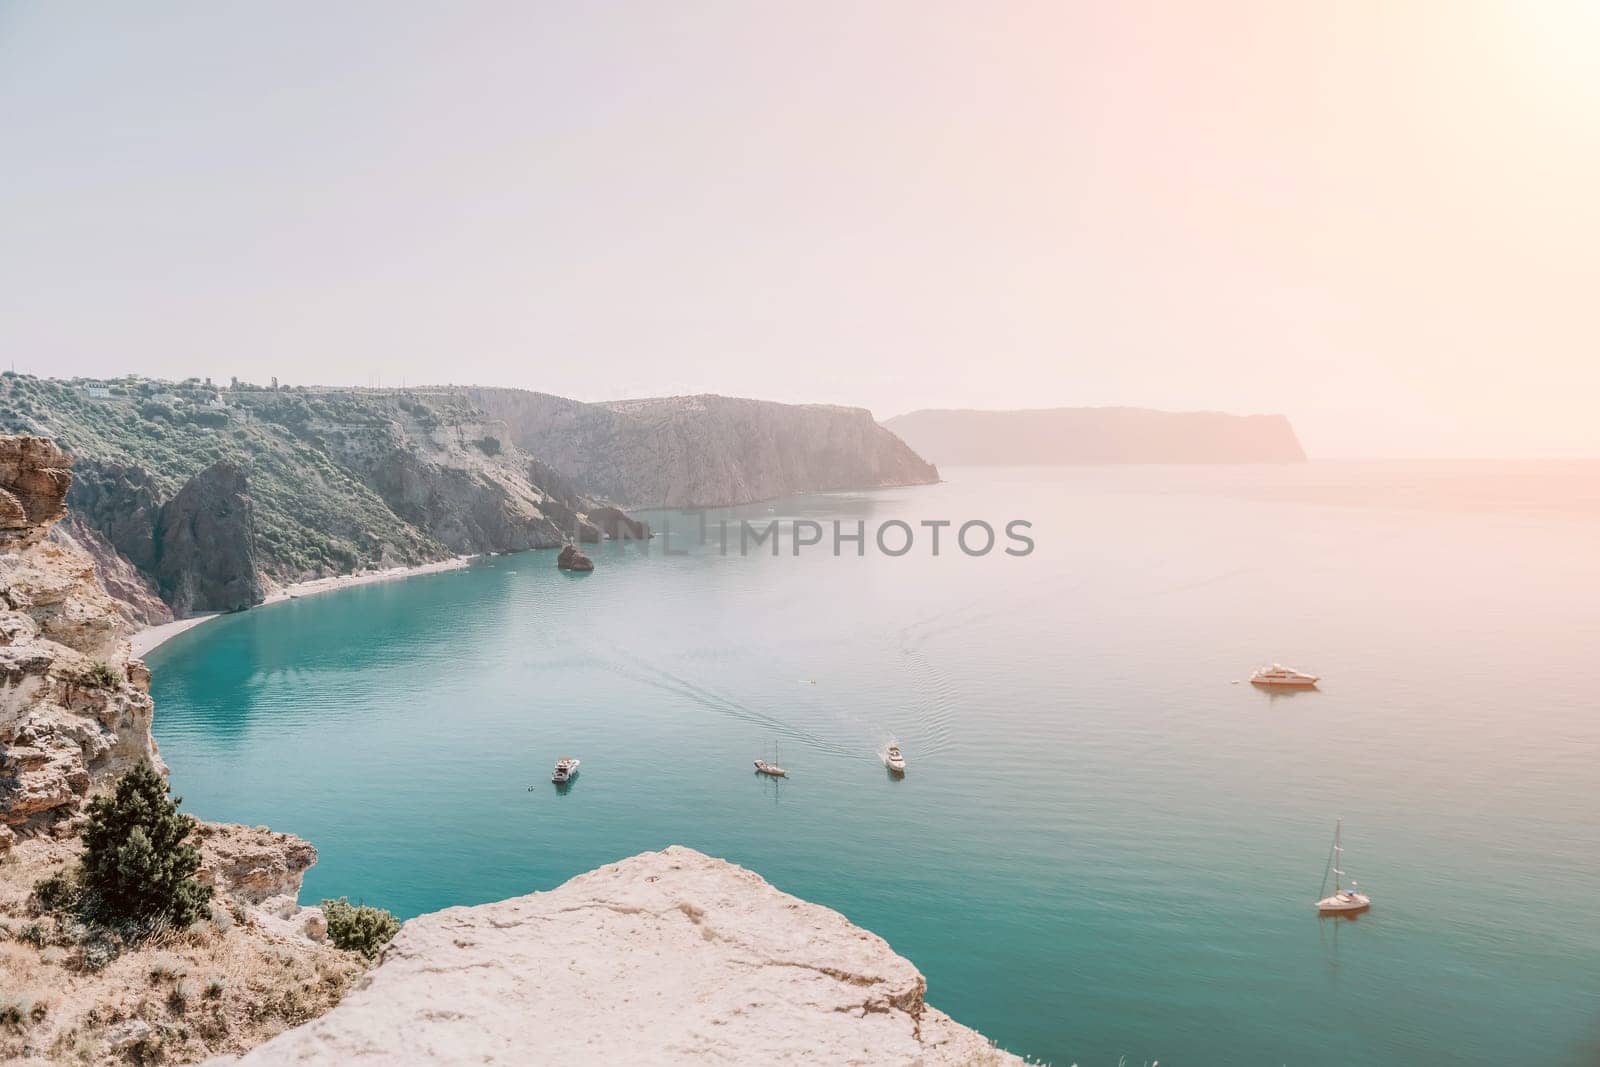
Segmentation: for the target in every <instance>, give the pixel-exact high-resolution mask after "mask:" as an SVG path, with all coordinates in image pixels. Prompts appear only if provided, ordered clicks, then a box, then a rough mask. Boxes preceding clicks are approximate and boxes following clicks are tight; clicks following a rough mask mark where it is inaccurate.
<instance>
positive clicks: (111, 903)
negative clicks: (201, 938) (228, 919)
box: [82, 763, 211, 926]
mask: <svg viewBox="0 0 1600 1067" xmlns="http://www.w3.org/2000/svg"><path fill="white" fill-rule="evenodd" d="M180 803H181V801H180V800H174V799H168V797H167V783H166V780H165V779H163V778H162V777H161V776H160V775H159V774H157V773H156V772H155V770H154V769H152V768H151V766H150V765H149V764H148V763H141V764H139V765H138V766H137V767H135V768H134V769H133V770H131V771H129V772H128V773H127V774H125V775H123V776H122V779H121V780H120V781H119V782H117V791H116V793H115V794H114V795H113V796H109V797H96V798H95V799H94V800H92V801H91V802H90V803H89V819H88V822H87V823H86V824H85V825H84V828H83V843H84V850H83V873H82V884H83V888H84V889H85V890H88V891H90V892H91V893H92V894H93V896H94V898H96V900H95V903H96V904H97V905H98V907H97V909H96V910H98V911H99V912H100V913H101V916H100V917H102V918H104V919H106V920H111V921H119V920H120V921H127V920H132V921H147V920H151V919H165V920H166V921H168V922H170V923H171V924H172V925H174V926H187V925H188V924H189V923H192V922H194V921H195V920H196V919H199V918H201V917H203V916H204V915H205V914H206V912H207V904H209V902H210V900H211V887H210V886H207V885H201V884H200V883H199V882H197V881H195V880H194V873H195V871H197V870H199V869H200V850H199V849H197V848H195V847H194V846H193V845H190V844H188V843H187V839H188V837H189V835H190V834H191V833H193V832H194V828H195V820H194V818H193V817H192V816H189V815H180V814H179V813H178V805H179V804H180Z"/></svg>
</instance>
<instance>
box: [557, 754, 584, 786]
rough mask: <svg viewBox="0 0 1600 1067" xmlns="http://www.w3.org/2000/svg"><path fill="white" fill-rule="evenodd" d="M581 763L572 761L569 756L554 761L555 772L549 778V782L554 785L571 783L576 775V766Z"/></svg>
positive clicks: (575, 760)
mask: <svg viewBox="0 0 1600 1067" xmlns="http://www.w3.org/2000/svg"><path fill="white" fill-rule="evenodd" d="M582 762H583V761H582V760H578V759H573V758H572V757H571V756H562V757H561V758H560V759H558V760H556V772H555V773H554V774H552V775H551V776H550V780H551V781H552V782H554V783H555V784H556V785H564V784H566V783H567V782H570V781H572V779H573V778H575V777H576V776H577V774H578V764H580V763H582Z"/></svg>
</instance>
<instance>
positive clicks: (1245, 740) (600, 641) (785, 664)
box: [152, 464, 1600, 1067]
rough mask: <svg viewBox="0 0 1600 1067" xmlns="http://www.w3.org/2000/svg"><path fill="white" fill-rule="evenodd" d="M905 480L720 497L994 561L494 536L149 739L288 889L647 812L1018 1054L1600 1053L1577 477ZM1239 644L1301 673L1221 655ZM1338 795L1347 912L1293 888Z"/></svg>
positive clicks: (374, 878)
mask: <svg viewBox="0 0 1600 1067" xmlns="http://www.w3.org/2000/svg"><path fill="white" fill-rule="evenodd" d="M946 476H947V478H948V479H949V480H948V481H947V482H946V483H945V484H942V485H938V486H930V487H926V488H919V489H904V490H892V491H883V492H876V493H855V494H830V495H818V496H811V497H806V498H801V499H794V500H786V501H781V502H778V503H776V504H775V505H772V506H771V510H769V506H768V505H765V504H763V505H755V506H751V507H748V508H744V509H739V510H738V511H735V512H726V513H718V515H723V514H727V515H734V516H738V515H746V516H749V517H751V518H753V519H757V520H760V521H762V522H765V521H766V520H767V519H769V518H773V517H778V518H794V517H812V518H820V519H831V518H833V517H840V518H843V519H846V520H848V521H850V522H852V523H853V521H854V520H855V519H858V518H859V519H864V520H866V521H867V522H868V523H869V528H870V526H872V525H875V524H877V523H881V522H883V521H884V520H886V519H890V518H895V517H900V518H904V519H907V520H909V521H912V522H913V523H914V522H916V521H918V520H922V519H954V520H957V521H961V520H965V519H969V518H984V519H988V520H990V521H991V522H994V523H995V524H996V525H999V524H1002V523H1004V522H1005V521H1006V520H1009V519H1012V518H1024V519H1028V520H1031V521H1032V523H1033V531H1032V533H1033V536H1034V537H1035V539H1036V541H1037V545H1038V548H1037V550H1036V551H1035V552H1034V554H1032V555H1031V556H1028V557H1026V558H1011V557H1007V556H1005V555H1003V554H1000V553H998V552H996V553H994V554H991V555H989V556H986V557H983V558H968V557H965V556H963V555H962V554H960V553H959V552H955V551H951V549H950V548H949V546H948V543H947V544H946V545H945V546H944V550H943V551H942V552H941V554H940V555H939V556H938V557H937V558H933V557H932V556H931V555H929V554H928V552H927V550H926V546H925V543H924V544H923V545H921V546H919V547H918V548H916V549H914V550H913V552H912V553H910V554H908V555H907V556H905V557H903V558H898V559H892V558H885V557H884V556H882V555H880V554H878V553H877V552H876V551H869V553H868V555H867V556H866V558H862V559H858V558H855V557H854V556H850V555H847V556H845V557H843V558H835V557H833V556H832V555H831V553H830V552H828V551H826V550H817V549H808V550H806V551H805V552H804V553H803V554H802V555H801V556H800V557H798V558H796V557H794V556H792V555H790V554H789V552H788V544H787V542H786V543H785V546H784V554H783V555H781V556H780V557H778V558H772V557H771V556H768V555H765V554H761V555H757V556H752V557H747V558H741V557H740V556H738V555H737V554H733V555H730V556H726V557H724V556H721V555H719V554H718V553H717V551H716V547H715V544H713V545H711V546H709V547H698V546H693V545H691V546H689V547H691V549H692V552H691V554H690V555H688V556H682V557H679V556H672V557H663V555H662V553H661V548H662V545H661V542H660V539H658V540H657V542H656V543H655V544H654V545H653V546H652V552H651V554H650V556H649V557H648V558H646V557H643V556H640V555H638V554H637V549H634V550H633V551H631V552H630V553H628V554H626V555H620V554H618V553H617V552H616V551H615V550H614V549H613V548H610V547H608V548H605V549H602V550H600V551H598V552H597V553H596V558H597V563H598V569H597V570H596V571H595V573H594V574H592V575H589V576H586V577H573V576H570V575H565V574H561V573H558V572H557V570H556V568H555V566H554V553H550V552H534V553H527V554H522V555H516V556H506V557H500V558H496V559H493V560H488V561H484V562H482V563H480V564H478V565H476V566H474V567H472V568H471V569H470V570H468V571H465V572H459V573H452V574H442V575H435V576H426V577H419V578H414V579H409V580H406V581H402V582H392V583H388V584H384V585H377V586H369V587H364V588H359V589H354V590H349V591H345V592H341V593H335V594H329V595H326V596H321V597H316V598H312V599H306V600H301V601H295V602H291V603H286V604H282V605H277V606H273V607H270V608H266V609H263V610H259V611H252V612H248V613H246V614H243V615H237V616H232V617H228V618H226V619H222V620H218V621H216V622H212V623H208V624H207V625H205V626H203V627H200V628H199V629H197V630H194V631H191V632H190V633H188V634H185V635H183V636H181V637H179V638H177V639H176V640H174V641H173V642H171V643H170V644H169V645H167V646H166V647H164V648H162V649H160V650H159V651H158V652H157V653H155V654H154V655H153V656H152V662H153V665H154V667H155V695H156V700H157V716H156V734H157V737H158V739H159V741H160V744H161V748H162V751H163V753H164V754H165V756H166V758H167V760H168V761H169V762H170V764H171V765H172V772H173V775H172V777H173V781H174V783H175V786H176V788H177V790H178V791H179V792H181V793H182V794H183V795H184V796H185V798H186V808H187V809H188V810H191V811H193V812H195V813H197V814H199V815H201V816H203V817H207V818H212V819H223V820H236V821H242V822H246V823H251V824H258V823H266V824H270V825H271V826H273V827H274V828H278V829H283V830H289V831H293V832H295V833H298V834H301V835H303V836H305V837H307V838H309V839H311V840H312V841H314V842H315V843H316V845H317V846H318V848H319V849H320V852H321V860H320V861H319V863H318V865H317V866H316V867H315V868H314V869H313V870H312V871H311V872H310V875H309V876H308V878H307V881H306V891H305V893H304V898H305V899H307V900H311V901H315V900H317V899H319V898H321V897H324V896H329V895H349V896H351V897H353V898H360V899H364V900H366V901H368V902H370V903H374V904H378V905H382V906H384V907H387V908H391V909H393V910H395V911H397V912H399V913H401V914H403V915H408V916H409V915H414V914H416V913H418V912H422V911H427V910H430V909H434V908H439V907H443V906H445V905H450V904H473V903H478V902H482V901H489V900H496V899H499V898H503V897H506V896H510V895H515V894H520V893H526V892H530V891H533V890H539V889H546V888H549V887H551V886H554V885H557V884H559V883H560V882H562V881H563V880H565V879H567V878H569V877H571V876H572V875H574V874H577V873H580V872H582V871H585V870H588V869H590V868H592V867H595V866H597V865H599V864H602V863H606V862H608V861H611V860H615V859H618V858H620V857H623V856H627V855H630V854H632V853H635V852H639V851H642V850H646V849H656V848H660V847H663V846H665V845H668V844H672V843H681V844H685V845H690V846H693V847H695V848H698V849H701V850H703V851H705V852H708V853H711V854H713V855H717V856H724V857H727V858H728V859H730V860H733V861H735V862H738V863H741V864H744V865H746V866H748V867H750V868H752V869H754V870H755V871H757V872H759V873H760V874H762V875H763V876H765V877H766V878H767V879H769V880H770V881H772V882H773V883H774V884H776V885H777V886H779V887H780V888H782V889H784V890H787V891H789V892H792V893H796V894H798V895H800V896H802V897H805V898H807V899H809V900H813V901H817V902H820V903H823V904H826V905H829V906H831V907H834V908H837V909H838V910H840V911H841V912H843V913H844V914H845V915H847V916H848V917H849V918H850V919H851V920H853V921H855V922H857V923H859V924H861V925H863V926H865V927H867V928H869V929H871V930H873V931H876V932H877V933H879V934H881V935H882V936H884V937H885V938H887V939H888V940H889V942H890V943H891V944H892V945H893V946H894V948H895V949H896V950H897V951H899V952H900V953H902V954H904V955H906V956H908V957H909V958H910V959H911V960H913V961H914V962H915V963H916V964H917V965H918V966H919V967H920V968H921V969H922V970H923V972H924V973H925V974H926V975H927V977H928V982H929V999H930V1000H931V1001H932V1002H933V1003H935V1004H937V1005H938V1006H939V1007H941V1008H943V1009H945V1010H946V1011H948V1012H950V1013H951V1014H953V1015H955V1016H956V1017H957V1018H958V1019H960V1020H961V1021H963V1022H965V1023H967V1024H969V1025H971V1026H974V1027H976V1028H978V1029H980V1030H982V1031H983V1032H984V1033H986V1034H988V1035H990V1036H991V1037H993V1038H994V1039H996V1040H997V1041H999V1042H1000V1043H1001V1044H1003V1045H1005V1046H1006V1047H1008V1048H1010V1049H1012V1050H1014V1051H1017V1052H1019V1053H1025V1054H1028V1055H1030V1056H1033V1057H1036V1058H1039V1059H1043V1060H1048V1061H1053V1062H1056V1063H1060V1064H1068V1063H1074V1062H1076V1063H1079V1064H1083V1065H1085V1067H1088V1065H1091V1064H1095V1065H1099V1064H1104V1065H1111V1064H1115V1063H1117V1062H1118V1059H1119V1057H1121V1056H1126V1057H1127V1059H1128V1062H1130V1063H1143V1062H1145V1061H1147V1060H1152V1059H1159V1060H1161V1062H1162V1063H1163V1064H1247V1063H1254V1064H1280V1063H1283V1064H1294V1065H1301V1064H1311V1065H1323V1064H1327V1065H1332V1064H1340V1065H1346V1064H1366V1063H1452V1064H1501V1063H1508V1062H1516V1063H1528V1064H1534V1063H1537V1064H1578V1063H1594V1062H1596V1060H1597V1059H1600V921H1597V915H1600V787H1597V785H1596V782H1597V781H1600V715H1597V714H1596V708H1597V703H1600V701H1597V697H1596V685H1595V681H1594V675H1595V672H1596V669H1597V663H1600V658H1597V650H1600V551H1597V549H1600V536H1597V535H1600V468H1596V467H1594V466H1586V465H1566V466H1557V467H1535V466H1528V465H1501V466H1497V467H1484V466H1471V465H1454V466H1428V467H1406V466H1398V465H1360V464H1349V465H1318V464H1312V465H1307V466H1303V467H1275V468H1248V467H1246V468H1215V469H1201V468H1195V469H1167V468H1083V469H1071V470H1055V469H1044V470H955V471H947V472H946ZM668 518H669V519H670V520H671V521H672V522H673V524H674V531H675V533H677V532H679V531H682V532H683V533H684V534H689V533H692V532H693V530H694V528H695V521H694V520H693V519H690V518H687V517H683V516H669V517H668ZM714 518H715V516H714ZM660 521H661V517H660V516H657V522H658V523H659V522H660ZM946 537H947V538H948V533H947V534H946ZM684 539H690V540H692V538H680V537H677V536H675V537H674V545H673V547H674V548H675V549H676V548H678V547H679V545H680V543H681V541H682V540H684ZM1271 659H1278V660H1282V661H1283V662H1285V663H1288V664H1291V665H1294V666H1298V667H1303V668H1306V669H1309V670H1313V671H1317V672H1320V673H1321V674H1323V675H1324V676H1325V681H1324V684H1323V686H1322V690H1321V691H1320V692H1316V693H1306V694H1300V695H1295V696H1292V697H1279V698H1270V697H1268V696H1267V695H1265V694H1263V693H1261V692H1258V691H1256V690H1254V689H1252V688H1251V687H1250V686H1249V685H1248V684H1242V682H1241V681H1240V680H1242V679H1244V678H1245V677H1246V676H1247V675H1248V673H1249V671H1250V669H1251V668H1252V667H1253V666H1255V665H1256V664H1257V663H1259V662H1261V661H1264V660H1271ZM891 737H892V738H896V739H898V740H899V742H900V743H901V745H902V746H903V747H904V749H905V752H906V755H907V757H908V759H909V760H910V773H909V774H907V775H906V777H905V778H904V779H903V780H899V781H896V780H891V779H890V778H889V776H888V775H887V774H886V772H885V769H884V767H883V765H882V763H881V762H880V761H879V760H878V757H877V755H876V754H877V752H878V751H879V750H880V749H881V748H882V746H883V745H884V744H885V743H886V742H887V741H888V740H889V739H890V738H891ZM774 747H775V748H776V750H777V755H778V758H779V760H780V761H781V762H782V763H783V764H785V765H786V766H787V767H788V768H789V771H790V774H791V777H790V778H789V779H788V780H787V781H785V782H779V783H774V782H772V781H770V780H766V779H762V778H758V777H756V776H755V775H753V774H752V773H751V771H752V768H751V761H752V760H753V759H755V758H757V757H762V756H769V757H770V755H771V754H772V752H773V749H774ZM566 754H573V755H577V756H580V757H581V758H582V759H583V768H582V773H581V775H580V776H579V777H578V779H577V780H576V782H575V784H574V785H573V786H572V787H571V788H570V790H569V791H567V792H565V793H558V792H557V791H556V789H555V787H553V786H552V785H550V784H549V775H550V768H551V765H552V764H553V762H554V761H555V759H556V758H557V757H558V756H562V755H566ZM530 786H531V787H532V788H531V789H530ZM1341 815H1342V816H1343V817H1344V819H1345V843H1346V846H1347V848H1348V851H1347V853H1346V860H1347V866H1348V867H1349V869H1350V870H1351V872H1352V873H1353V874H1354V876H1355V877H1356V878H1357V879H1358V880H1359V881H1360V883H1361V885H1362V887H1363V889H1365V890H1367V891H1369V892H1370V893H1371V894H1372V896H1373V898H1374V901H1375V904H1374V907H1373V909H1372V911H1371V912H1370V913H1369V914H1367V915H1364V916H1362V917H1360V918H1359V919H1357V920H1355V921H1348V920H1342V919H1320V920H1319V918H1318V917H1317V916H1316V914H1315V913H1314V912H1313V911H1312V909H1311V906H1310V905H1311V901H1312V900H1313V899H1314V898H1315V897H1316V894H1317V892H1318V889H1319V887H1320V885H1321V881H1322V877H1323V871H1324V864H1325V861H1326V859H1327V855H1328V845H1329V839H1330V837H1331V833H1332V829H1333V823H1334V819H1335V817H1336V816H1341Z"/></svg>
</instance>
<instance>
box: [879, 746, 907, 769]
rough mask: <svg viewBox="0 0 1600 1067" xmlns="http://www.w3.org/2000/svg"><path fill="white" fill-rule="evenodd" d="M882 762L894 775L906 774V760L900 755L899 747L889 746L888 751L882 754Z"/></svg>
mask: <svg viewBox="0 0 1600 1067" xmlns="http://www.w3.org/2000/svg"><path fill="white" fill-rule="evenodd" d="M883 762H884V765H885V766H886V767H888V768H889V769H890V770H891V771H893V772H894V773H896V774H904V773H906V758H905V756H904V755H902V754H901V752H900V746H899V745H890V746H889V748H888V750H887V751H885V752H884V754H883Z"/></svg>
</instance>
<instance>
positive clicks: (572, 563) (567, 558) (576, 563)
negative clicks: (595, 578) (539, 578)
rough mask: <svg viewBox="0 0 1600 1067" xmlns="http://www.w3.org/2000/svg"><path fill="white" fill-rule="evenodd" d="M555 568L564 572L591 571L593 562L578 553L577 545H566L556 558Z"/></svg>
mask: <svg viewBox="0 0 1600 1067" xmlns="http://www.w3.org/2000/svg"><path fill="white" fill-rule="evenodd" d="M556 566H557V567H560V568H561V569H562V570H564V571H592V570H594V560H592V559H590V558H589V557H588V556H585V555H584V554H583V553H582V552H579V551H578V546H577V545H567V546H566V547H565V548H563V549H562V550H561V555H559V556H557V557H556Z"/></svg>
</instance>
